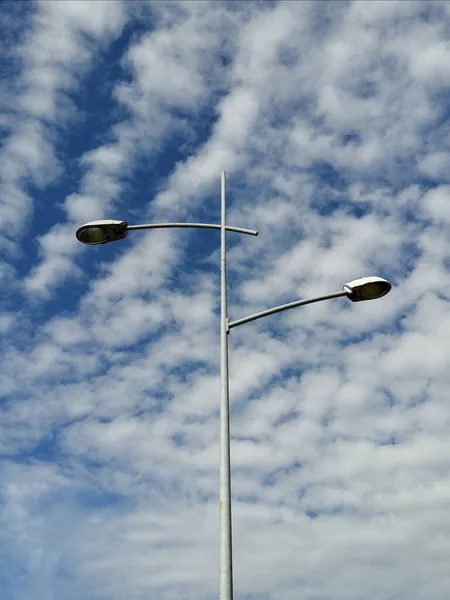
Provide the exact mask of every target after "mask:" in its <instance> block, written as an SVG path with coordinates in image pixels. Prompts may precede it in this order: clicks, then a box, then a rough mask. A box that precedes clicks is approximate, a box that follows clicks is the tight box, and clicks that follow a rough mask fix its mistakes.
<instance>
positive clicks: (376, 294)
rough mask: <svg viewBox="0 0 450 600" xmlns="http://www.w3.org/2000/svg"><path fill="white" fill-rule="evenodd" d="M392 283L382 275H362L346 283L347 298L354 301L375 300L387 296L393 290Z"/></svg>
mask: <svg viewBox="0 0 450 600" xmlns="http://www.w3.org/2000/svg"><path fill="white" fill-rule="evenodd" d="M391 287H392V286H391V284H390V283H389V281H386V279H383V278H382V277H362V278H361V279H355V280H353V281H350V283H346V284H345V285H344V291H346V292H347V298H350V300H351V301H352V302H362V301H363V300H375V299H376V298H382V297H383V296H386V294H388V293H389V292H390V290H391Z"/></svg>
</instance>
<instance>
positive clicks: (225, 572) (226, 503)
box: [219, 171, 233, 600]
mask: <svg viewBox="0 0 450 600" xmlns="http://www.w3.org/2000/svg"><path fill="white" fill-rule="evenodd" d="M225 196H226V173H225V171H222V177H221V231H220V499H219V501H220V504H219V522H220V524H219V545H220V550H219V552H220V556H219V600H233V557H232V530H231V469H230V396H229V378H228V319H227V271H226V268H227V266H226V237H225V236H226V229H225V221H226V208H225V201H226V198H225Z"/></svg>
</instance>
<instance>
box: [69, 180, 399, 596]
mask: <svg viewBox="0 0 450 600" xmlns="http://www.w3.org/2000/svg"><path fill="white" fill-rule="evenodd" d="M177 227H180V228H196V229H220V497H219V544H220V556H219V600H233V557H232V524H231V467H230V464H231V461H230V410H229V406H230V394H229V373H228V334H229V332H230V330H231V329H233V328H234V327H238V326H239V325H244V324H245V323H249V322H251V321H255V320H257V319H261V318H263V317H266V316H269V315H272V314H275V313H278V312H283V311H285V310H289V309H291V308H296V307H298V306H305V305H306V304H313V303H315V302H321V301H322V300H330V299H332V298H340V297H343V296H346V297H347V298H349V299H350V300H351V301H352V302H361V301H364V300H374V299H376V298H381V297H382V296H385V295H386V294H388V293H389V291H390V289H391V284H390V283H389V282H388V281H386V279H383V278H381V277H363V278H361V279H355V280H353V281H351V282H350V283H346V284H345V285H344V286H343V289H342V290H341V291H338V292H333V293H331V294H326V295H322V296H317V297H314V298H309V299H306V300H296V301H295V302H290V303H289V304H283V305H280V306H275V307H274V308H270V309H268V310H264V311H262V312H258V313H255V314H253V315H249V316H247V317H244V318H241V319H238V320H236V321H231V322H230V321H229V320H228V310H227V275H226V232H227V231H232V232H236V233H243V234H248V235H258V232H257V231H254V230H253V229H244V228H242V227H230V226H228V225H227V224H226V173H225V171H222V175H221V221H220V225H216V224H210V223H153V224H151V223H150V224H144V225H128V223H127V222H126V221H114V220H107V221H105V220H103V221H91V222H90V223H86V224H85V225H83V226H81V227H80V228H79V229H78V230H77V232H76V236H77V239H78V240H79V241H80V242H82V243H83V244H88V245H97V244H106V243H108V242H113V241H116V240H120V239H123V238H125V237H126V236H127V234H128V232H129V231H134V230H140V229H161V228H177Z"/></svg>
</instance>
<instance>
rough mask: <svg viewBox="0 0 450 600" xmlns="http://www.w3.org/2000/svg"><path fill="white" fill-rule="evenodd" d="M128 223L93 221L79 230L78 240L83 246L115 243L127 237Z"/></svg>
mask: <svg viewBox="0 0 450 600" xmlns="http://www.w3.org/2000/svg"><path fill="white" fill-rule="evenodd" d="M127 233H128V223H127V222H126V221H112V220H109V221H91V222H90V223H86V224H85V225H82V226H81V227H80V228H79V229H78V230H77V233H76V235H77V240H78V241H79V242H81V243H82V244H88V245H89V246H95V245H96V244H106V243H107V242H115V241H116V240H121V239H123V238H124V237H126V236H127Z"/></svg>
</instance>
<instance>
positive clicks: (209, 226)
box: [127, 223, 258, 235]
mask: <svg viewBox="0 0 450 600" xmlns="http://www.w3.org/2000/svg"><path fill="white" fill-rule="evenodd" d="M171 227H194V228H196V229H221V225H214V224H211V223H150V224H148V225H128V226H127V229H128V230H130V231H131V230H136V229H167V228H171ZM225 229H226V230H227V231H235V232H236V233H246V234H248V235H258V232H257V231H255V230H254V229H244V228H242V227H231V226H229V225H225Z"/></svg>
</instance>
